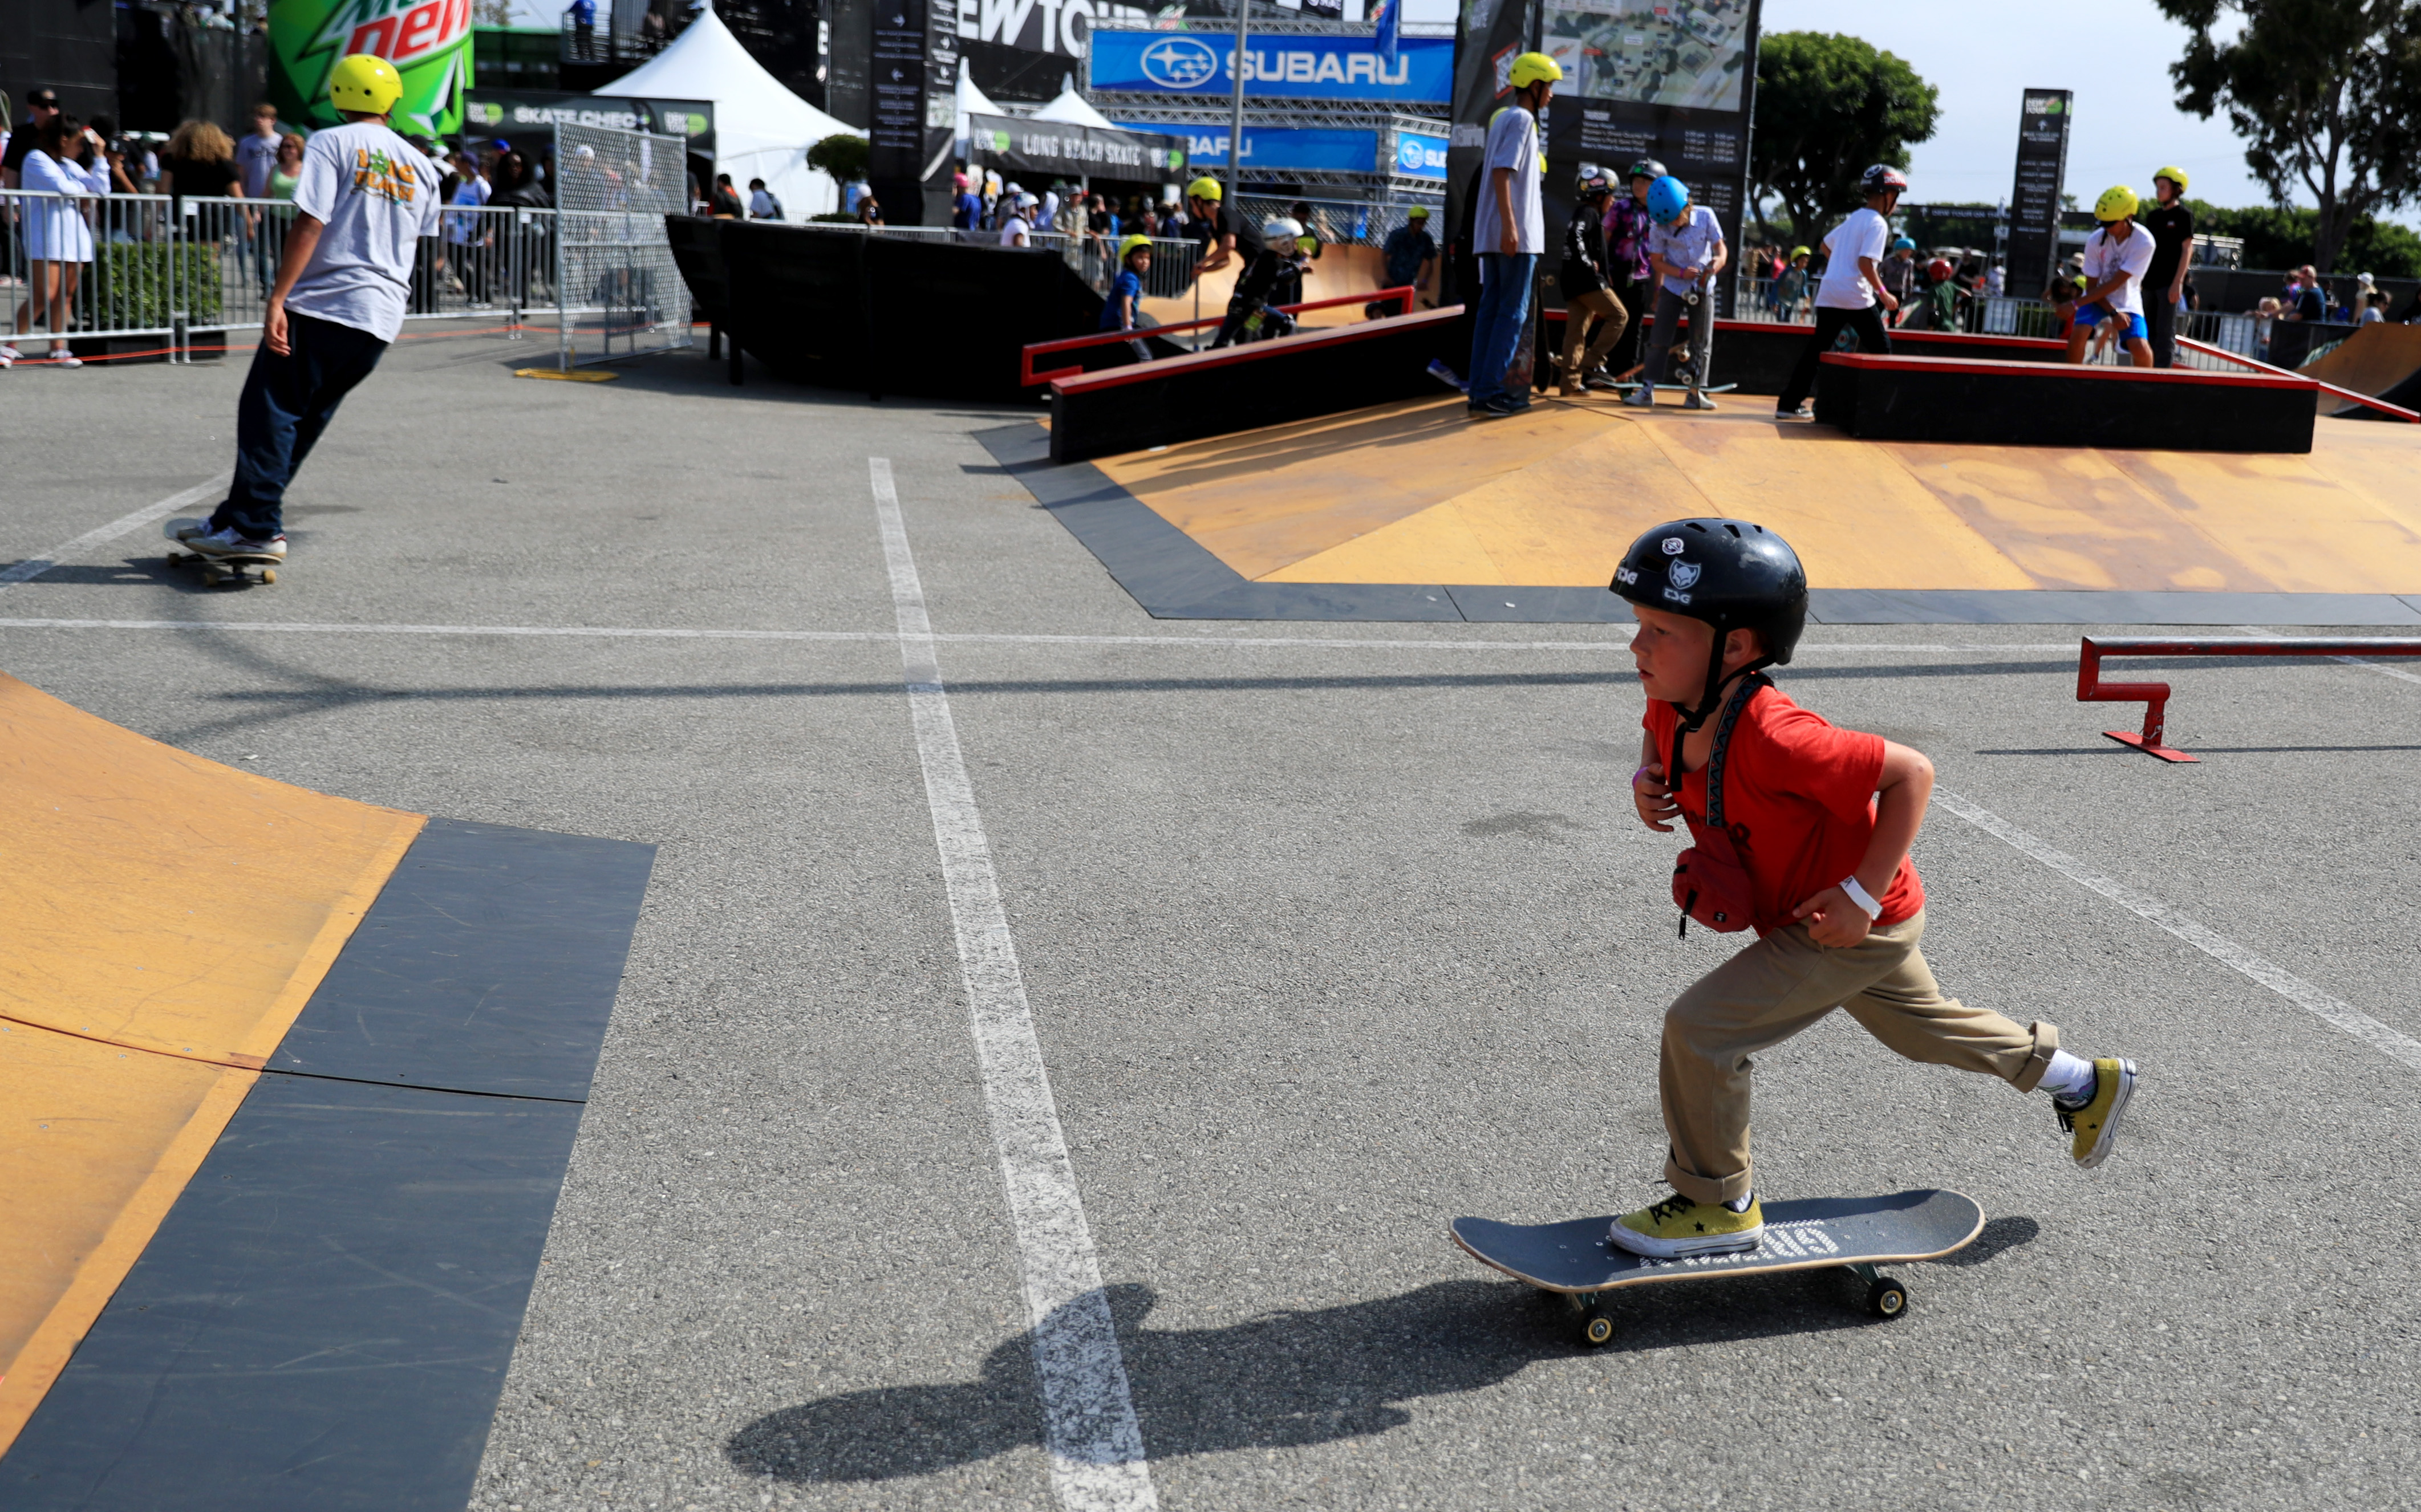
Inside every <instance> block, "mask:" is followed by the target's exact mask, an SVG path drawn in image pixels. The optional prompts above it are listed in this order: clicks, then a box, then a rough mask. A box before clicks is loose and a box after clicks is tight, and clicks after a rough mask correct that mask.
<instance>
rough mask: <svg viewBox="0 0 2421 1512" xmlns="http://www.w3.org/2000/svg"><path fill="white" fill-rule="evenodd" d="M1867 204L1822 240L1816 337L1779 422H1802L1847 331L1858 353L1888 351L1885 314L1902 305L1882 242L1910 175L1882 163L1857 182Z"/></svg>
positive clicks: (1782, 401) (1785, 392)
mask: <svg viewBox="0 0 2421 1512" xmlns="http://www.w3.org/2000/svg"><path fill="white" fill-rule="evenodd" d="M1858 187H1859V188H1861V189H1863V190H1865V191H1866V195H1867V203H1866V205H1865V206H1864V208H1862V209H1860V210H1854V211H1852V212H1851V215H1850V218H1849V219H1848V220H1846V221H1843V222H1842V223H1841V224H1840V225H1838V226H1835V227H1833V229H1832V230H1831V231H1829V232H1827V233H1825V236H1824V278H1823V281H1822V282H1821V283H1820V284H1818V285H1817V286H1816V334H1815V335H1811V336H1809V337H1808V338H1807V345H1806V346H1804V347H1803V348H1801V349H1800V352H1799V363H1798V366H1794V367H1793V368H1791V370H1790V382H1788V383H1786V384H1784V385H1783V389H1782V397H1780V398H1778V399H1776V400H1775V401H1774V404H1773V413H1774V414H1775V416H1776V417H1777V418H1782V419H1804V418H1805V417H1806V415H1807V395H1808V392H1809V391H1810V390H1811V389H1813V388H1814V387H1815V386H1816V369H1817V366H1818V364H1820V363H1821V362H1822V361H1823V359H1824V353H1826V352H1828V351H1832V350H1833V348H1834V346H1835V343H1837V342H1838V341H1839V340H1840V339H1841V333H1842V332H1843V331H1844V330H1848V331H1854V332H1856V333H1857V336H1858V350H1859V351H1875V352H1888V351H1891V333H1890V332H1889V331H1887V330H1885V329H1884V327H1883V312H1884V311H1886V310H1898V308H1899V300H1898V297H1896V296H1895V295H1894V294H1893V293H1892V291H1891V290H1890V289H1889V288H1885V287H1884V278H1883V267H1882V263H1883V243H1884V242H1887V241H1889V240H1890V239H1891V212H1892V210H1894V209H1896V208H1897V207H1898V204H1899V196H1900V195H1903V194H1905V193H1906V192H1907V190H1908V176H1907V175H1905V174H1903V173H1901V172H1900V171H1899V170H1898V168H1895V167H1892V166H1890V165H1889V164H1882V163H1878V164H1875V165H1874V166H1873V167H1871V168H1868V169H1867V171H1866V175H1865V177H1864V178H1862V179H1859V180H1858Z"/></svg>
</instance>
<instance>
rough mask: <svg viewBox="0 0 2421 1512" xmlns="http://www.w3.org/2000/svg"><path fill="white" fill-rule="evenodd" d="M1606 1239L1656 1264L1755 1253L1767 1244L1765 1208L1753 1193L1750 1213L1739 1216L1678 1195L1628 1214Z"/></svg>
mask: <svg viewBox="0 0 2421 1512" xmlns="http://www.w3.org/2000/svg"><path fill="white" fill-rule="evenodd" d="M1606 1238H1607V1239H1609V1240H1611V1241H1612V1242H1613V1243H1614V1245H1615V1246H1616V1247H1617V1249H1624V1250H1629V1251H1630V1252H1631V1253H1632V1254H1633V1255H1647V1256H1648V1258H1649V1259H1652V1260H1678V1259H1681V1258H1683V1257H1685V1256H1688V1255H1729V1254H1732V1253H1733V1252H1734V1251H1737V1250H1753V1249H1756V1248H1757V1246H1758V1245H1759V1244H1762V1243H1764V1242H1765V1205H1764V1204H1762V1203H1760V1202H1758V1201H1757V1197H1756V1195H1755V1194H1754V1193H1751V1195H1750V1197H1749V1199H1748V1211H1746V1212H1744V1213H1736V1212H1734V1211H1732V1210H1731V1209H1730V1208H1726V1207H1725V1206H1724V1205H1723V1204H1722V1203H1719V1202H1692V1201H1691V1200H1690V1199H1689V1198H1687V1197H1684V1196H1682V1195H1681V1194H1680V1193H1679V1192H1675V1193H1674V1194H1673V1195H1671V1196H1669V1197H1667V1198H1665V1199H1664V1200H1663V1202H1660V1203H1657V1204H1655V1205H1653V1206H1652V1207H1647V1208H1640V1209H1639V1210H1638V1211H1637V1212H1635V1213H1624V1214H1623V1215H1622V1216H1621V1217H1619V1218H1617V1219H1616V1220H1615V1221H1614V1227H1613V1229H1612V1230H1611V1231H1610V1232H1608V1233H1607V1235H1606Z"/></svg>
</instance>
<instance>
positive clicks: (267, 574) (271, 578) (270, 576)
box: [260, 567, 277, 583]
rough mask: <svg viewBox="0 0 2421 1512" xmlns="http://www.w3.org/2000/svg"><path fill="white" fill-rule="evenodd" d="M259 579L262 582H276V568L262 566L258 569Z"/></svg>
mask: <svg viewBox="0 0 2421 1512" xmlns="http://www.w3.org/2000/svg"><path fill="white" fill-rule="evenodd" d="M260 581H261V582H263V583H274V582H276V581H277V569H275V568H273V567H264V568H262V569H260Z"/></svg>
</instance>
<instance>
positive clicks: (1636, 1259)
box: [1450, 1190, 1984, 1345]
mask: <svg viewBox="0 0 2421 1512" xmlns="http://www.w3.org/2000/svg"><path fill="white" fill-rule="evenodd" d="M1613 1224H1614V1217H1613V1215H1611V1214H1609V1215H1608V1216H1606V1217H1603V1218H1577V1219H1573V1220H1572V1221H1570V1223H1563V1224H1500V1223H1497V1222H1495V1221H1494V1220H1492V1219H1487V1218H1458V1219H1456V1220H1455V1221H1454V1223H1453V1225H1452V1227H1451V1230H1450V1232H1451V1233H1452V1234H1453V1236H1454V1241H1455V1243H1456V1244H1458V1245H1460V1246H1461V1248H1462V1250H1463V1253H1465V1254H1467V1255H1470V1256H1471V1257H1472V1258H1473V1259H1475V1260H1477V1261H1479V1262H1480V1263H1481V1264H1483V1265H1488V1266H1492V1267H1494V1268H1495V1269H1497V1270H1502V1271H1504V1272H1505V1273H1506V1274H1507V1275H1508V1276H1511V1277H1513V1278H1514V1279H1515V1280H1517V1281H1526V1282H1528V1283H1529V1284H1530V1285H1531V1286H1536V1287H1538V1288H1539V1289H1540V1290H1541V1291H1548V1292H1555V1293H1559V1294H1561V1295H1562V1296H1563V1297H1564V1298H1565V1299H1566V1301H1567V1302H1569V1303H1570V1307H1571V1310H1572V1313H1573V1315H1574V1316H1575V1317H1577V1318H1578V1319H1579V1326H1580V1335H1581V1340H1582V1342H1583V1343H1585V1344H1590V1345H1599V1344H1603V1343H1605V1342H1606V1341H1607V1340H1608V1339H1611V1338H1613V1337H1614V1319H1613V1318H1612V1317H1609V1316H1608V1315H1607V1313H1606V1312H1605V1309H1604V1306H1603V1302H1604V1298H1605V1295H1606V1294H1607V1293H1608V1292H1613V1291H1618V1290H1620V1289H1621V1288H1623V1287H1625V1286H1648V1285H1652V1284H1653V1283H1656V1282H1659V1281H1688V1280H1692V1279H1694V1278H1697V1277H1701V1276H1718V1275H1731V1276H1738V1275H1760V1274H1764V1273H1766V1272H1769V1271H1775V1270H1819V1269H1822V1268H1825V1267H1834V1266H1837V1267H1839V1268H1841V1269H1843V1270H1849V1271H1851V1272H1852V1273H1854V1274H1855V1275H1856V1276H1858V1278H1859V1279H1861V1280H1863V1281H1865V1282H1866V1283H1867V1311H1869V1312H1871V1313H1873V1314H1874V1315H1875V1316H1876V1317H1882V1318H1893V1317H1899V1316H1900V1315H1901V1314H1902V1313H1904V1312H1906V1311H1908V1286H1907V1284H1906V1283H1904V1282H1902V1281H1900V1280H1899V1279H1898V1277H1895V1276H1887V1275H1884V1274H1883V1273H1882V1271H1881V1270H1879V1269H1878V1267H1881V1266H1882V1265H1885V1264H1888V1263H1890V1262H1892V1261H1896V1260H1933V1259H1939V1258H1940V1257H1942V1256H1943V1255H1948V1254H1951V1253H1952V1252H1953V1251H1957V1250H1961V1249H1964V1248H1966V1247H1967V1246H1968V1245H1969V1244H1972V1243H1974V1242H1975V1240H1976V1235H1978V1234H1980V1233H1982V1232H1983V1231H1984V1209H1983V1208H1978V1207H1976V1204H1975V1202H1974V1201H1973V1200H1972V1199H1970V1198H1968V1197H1967V1196H1965V1195H1963V1194H1962V1193H1960V1192H1940V1191H1933V1190H1921V1191H1916V1192H1898V1193H1895V1194H1894V1195H1891V1196H1888V1197H1810V1198H1804V1199H1801V1200H1799V1201H1795V1202H1770V1203H1767V1204H1766V1205H1765V1239H1764V1242H1763V1243H1761V1244H1760V1245H1758V1247H1757V1248H1756V1249H1754V1250H1747V1251H1742V1252H1737V1253H1734V1254H1731V1255H1695V1256H1692V1257H1690V1258H1687V1259H1679V1260H1651V1259H1649V1258H1648V1257H1647V1256H1645V1255H1633V1254H1632V1253H1631V1252H1630V1251H1628V1250H1618V1249H1616V1248H1615V1247H1614V1245H1613V1244H1612V1243H1610V1242H1609V1241H1608V1240H1607V1239H1606V1237H1605V1235H1606V1230H1607V1229H1608V1228H1610V1227H1612V1226H1613Z"/></svg>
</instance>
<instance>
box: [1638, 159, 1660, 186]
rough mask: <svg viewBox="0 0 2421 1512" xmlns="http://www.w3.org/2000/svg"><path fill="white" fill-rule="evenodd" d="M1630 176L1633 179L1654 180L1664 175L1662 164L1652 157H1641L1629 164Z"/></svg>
mask: <svg viewBox="0 0 2421 1512" xmlns="http://www.w3.org/2000/svg"><path fill="white" fill-rule="evenodd" d="M1630 177H1631V178H1633V179H1648V180H1649V181H1650V182H1653V181H1654V180H1656V179H1662V178H1663V177H1664V164H1661V163H1659V162H1657V161H1656V160H1655V159H1654V158H1641V159H1640V160H1639V161H1638V162H1636V163H1634V164H1632V165H1631V173H1630Z"/></svg>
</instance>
